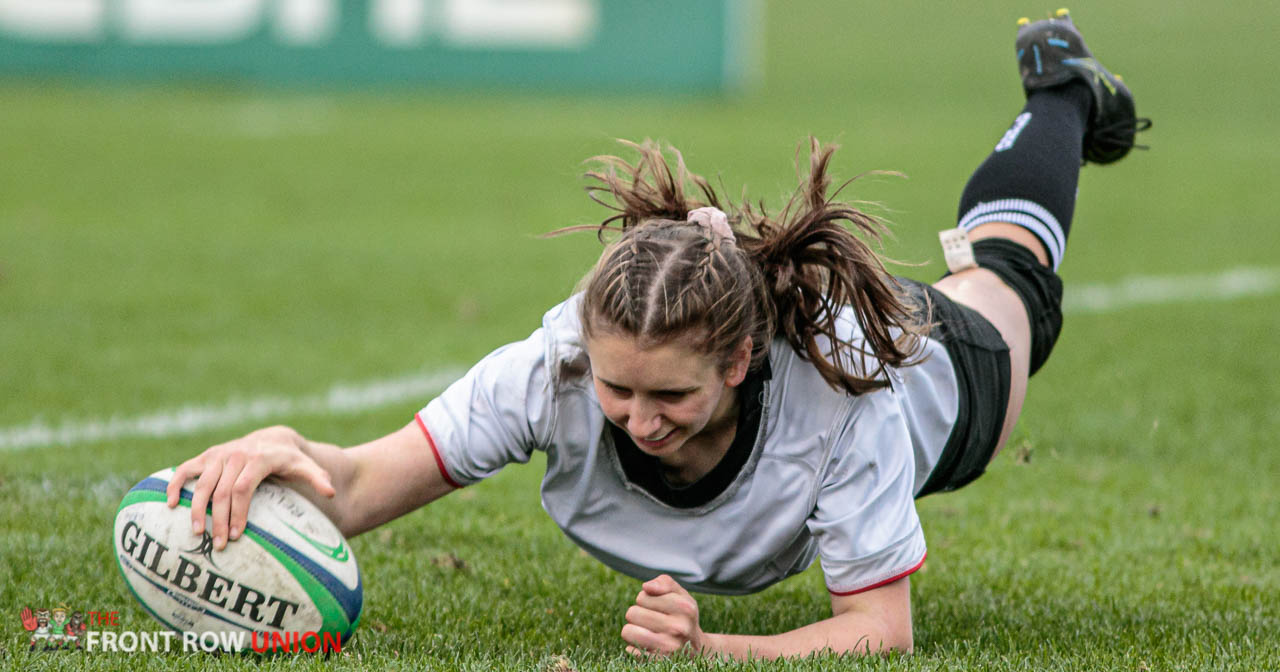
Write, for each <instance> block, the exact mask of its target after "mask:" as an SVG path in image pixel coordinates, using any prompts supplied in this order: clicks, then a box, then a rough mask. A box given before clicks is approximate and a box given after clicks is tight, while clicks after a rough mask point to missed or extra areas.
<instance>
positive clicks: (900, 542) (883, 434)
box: [809, 389, 925, 595]
mask: <svg viewBox="0 0 1280 672" xmlns="http://www.w3.org/2000/svg"><path fill="white" fill-rule="evenodd" d="M893 394H894V393H893V392H892V391H891V390H888V389H885V390H877V391H875V392H871V393H867V394H864V395H862V396H860V397H858V398H857V399H856V400H855V402H854V408H853V410H852V411H851V414H850V416H849V418H848V421H847V422H846V423H845V424H844V428H843V430H842V431H841V432H840V433H839V434H838V435H837V436H836V440H835V443H834V448H833V450H832V451H831V456H830V458H829V460H828V463H827V465H826V467H827V469H826V473H825V475H824V477H823V480H822V485H821V488H820V490H819V492H818V498H817V504H816V507H815V510H814V513H813V516H812V517H811V518H810V520H809V531H810V533H812V534H813V536H814V537H815V538H816V539H817V541H818V553H819V555H820V556H821V559H822V571H823V573H824V574H825V575H826V581H827V589H828V590H829V591H831V592H832V593H833V594H836V595H852V594H854V593H860V592H863V591H866V590H870V589H872V588H877V587H879V586H882V585H884V584H886V583H890V582H892V581H895V580H897V579H900V578H902V577H904V576H907V575H908V574H911V573H912V572H914V571H916V570H917V569H919V568H920V566H921V565H923V564H924V557H925V543H924V531H923V530H922V528H921V526H920V518H919V516H917V515H916V507H915V499H914V497H913V492H914V485H915V463H914V458H913V452H912V447H911V436H910V433H909V431H908V429H907V424H906V421H905V419H904V418H903V417H902V412H901V410H900V408H899V406H898V404H897V403H896V400H895V399H894V397H893Z"/></svg>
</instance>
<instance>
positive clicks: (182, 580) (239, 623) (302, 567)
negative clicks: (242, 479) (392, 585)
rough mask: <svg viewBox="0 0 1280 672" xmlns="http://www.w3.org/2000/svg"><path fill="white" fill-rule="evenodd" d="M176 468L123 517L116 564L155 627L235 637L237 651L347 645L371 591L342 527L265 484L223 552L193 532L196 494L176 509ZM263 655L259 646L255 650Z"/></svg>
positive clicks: (127, 502)
mask: <svg viewBox="0 0 1280 672" xmlns="http://www.w3.org/2000/svg"><path fill="white" fill-rule="evenodd" d="M172 476H173V469H166V470H164V471H160V472H157V473H155V474H152V475H151V476H148V477H147V478H145V479H143V481H142V482H141V483H138V484H137V485H135V486H134V487H133V489H132V490H130V491H129V492H128V494H126V495H125V497H124V501H122V502H121V503H120V509H119V511H117V512H116V522H115V548H116V559H117V561H118V562H119V565H120V572H121V574H123V575H124V580H125V582H126V583H127V584H128V585H129V589H130V590H131V591H133V594H134V596H135V597H137V598H138V601H139V602H140V603H142V606H143V608H144V609H146V610H147V612H148V613H150V614H151V615H152V616H154V617H155V618H156V620H158V621H160V622H161V623H163V624H164V625H166V626H168V627H169V628H170V629H172V630H174V631H177V632H185V633H227V634H233V635H239V636H233V637H228V638H225V639H224V641H229V642H235V644H233V645H232V647H231V648H249V647H250V645H251V642H252V641H253V639H254V638H255V637H256V638H257V639H260V640H264V641H265V638H267V637H270V636H273V635H274V637H275V638H277V639H282V637H281V635H283V636H284V637H283V639H287V638H288V637H290V636H292V637H294V638H297V637H299V636H301V635H302V634H306V635H311V634H312V633H315V635H316V636H317V637H323V638H326V639H337V641H340V642H345V641H346V640H348V639H349V638H350V636H351V633H352V632H353V631H354V630H355V627H356V624H357V623H358V622H359V621H360V610H361V608H362V606H363V604H364V589H363V584H362V583H361V580H360V569H359V567H357V566H356V559H355V556H354V555H353V554H352V553H351V549H350V548H348V546H347V541H346V539H345V538H343V536H342V533H341V532H339V531H338V528H337V527H335V526H334V524H333V523H332V522H331V521H330V520H329V519H328V518H327V517H326V516H325V515H324V513H322V512H321V511H320V510H319V509H318V508H316V506H315V505H314V504H312V503H311V502H309V501H307V500H306V499H305V498H303V497H302V495H299V494H298V493H296V492H294V491H293V490H290V489H289V488H286V487H284V486H282V485H278V484H276V483H272V482H270V481H266V482H263V483H262V484H261V485H260V486H259V487H258V490H257V491H256V492H255V493H254V495H253V499H252V501H250V503H249V523H248V525H247V526H246V528H245V531H244V534H243V535H241V537H240V539H239V540H237V541H233V542H231V543H229V544H227V547H226V548H225V549H223V550H221V551H216V550H214V549H213V543H212V539H211V537H210V536H209V533H208V532H205V533H204V534H202V535H195V534H193V533H192V532H191V490H190V489H189V488H188V487H184V488H183V489H182V495H181V501H180V504H179V505H178V506H177V507H176V508H173V509H170V508H169V507H168V505H167V504H166V502H165V488H166V487H167V486H168V484H169V480H170V478H172ZM254 648H258V647H256V646H255V647H254Z"/></svg>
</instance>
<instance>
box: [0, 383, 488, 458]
mask: <svg viewBox="0 0 1280 672" xmlns="http://www.w3.org/2000/svg"><path fill="white" fill-rule="evenodd" d="M463 373H464V370H463V369H443V370H440V371H434V372H428V373H419V374H413V375H407V376H400V377H397V378H386V379H382V380H372V381H368V382H364V383H358V384H345V383H338V384H335V385H333V386H332V387H330V388H329V390H328V391H327V392H324V393H323V394H317V395H312V396H304V397H285V396H277V395H264V396H257V397H250V398H231V399H228V400H227V401H225V402H223V403H221V404H204V405H196V404H189V405H186V406H182V407H180V408H170V409H163V410H159V411H153V412H150V413H144V414H142V415H135V416H125V417H121V416H110V417H104V418H92V419H88V420H79V421H75V420H68V421H63V422H61V423H59V424H58V425H57V426H53V425H50V424H48V423H47V422H45V421H44V420H43V419H40V418H37V419H35V420H32V421H31V422H28V423H26V424H24V425H14V426H11V427H4V428H0V452H13V451H20V450H26V449H28V448H45V447H51V446H57V447H67V446H74V445H79V444H86V443H96V442H101V441H115V440H120V439H148V438H149V439H163V438H169V437H174V436H187V435H190V434H197V433H200V432H204V431H208V430H213V429H220V428H223V427H231V426H235V425H241V424H244V423H248V422H264V423H265V422H273V421H278V420H279V419H280V418H283V417H288V416H294V417H296V416H303V415H307V416H317V415H318V416H332V415H349V414H352V413H358V412H361V411H367V410H371V409H376V408H382V407H385V406H390V405H392V404H399V403H404V402H406V401H413V400H422V403H424V404H425V403H426V401H428V400H430V398H431V397H432V396H434V395H436V394H439V393H440V392H441V391H442V390H444V389H445V388H446V387H448V386H449V383H452V382H453V381H455V380H457V379H458V378H460V377H462V374H463ZM415 410H416V409H415Z"/></svg>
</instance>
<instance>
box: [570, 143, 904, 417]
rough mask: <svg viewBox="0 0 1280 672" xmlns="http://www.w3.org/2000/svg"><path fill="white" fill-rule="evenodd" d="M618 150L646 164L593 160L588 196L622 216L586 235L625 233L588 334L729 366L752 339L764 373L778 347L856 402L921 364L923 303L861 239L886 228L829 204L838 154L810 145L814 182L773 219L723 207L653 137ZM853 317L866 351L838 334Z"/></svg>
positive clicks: (611, 257) (602, 266)
mask: <svg viewBox="0 0 1280 672" xmlns="http://www.w3.org/2000/svg"><path fill="white" fill-rule="evenodd" d="M622 142H623V144H625V145H626V146H627V147H629V148H631V149H632V150H634V151H635V152H636V154H637V155H638V157H637V159H636V160H635V161H634V163H633V162H628V161H626V160H624V159H621V158H618V157H616V156H598V157H594V158H593V159H590V160H589V161H590V162H593V163H595V164H596V166H597V168H595V169H593V170H591V171H589V172H588V173H587V178H588V179H589V180H590V181H591V183H590V184H589V185H588V186H587V192H588V194H589V195H590V196H591V198H592V199H593V200H595V201H597V202H599V203H601V204H602V205H604V206H606V207H608V208H610V209H611V210H613V211H614V214H613V215H612V216H610V217H609V218H607V219H605V220H604V221H603V222H602V223H601V224H600V225H598V226H593V227H587V228H591V229H595V230H596V231H597V233H598V235H599V236H600V238H601V240H602V242H603V241H606V240H607V238H606V236H607V235H608V233H609V232H620V235H619V236H618V237H617V239H616V240H613V241H612V242H609V243H608V244H607V247H606V248H605V250H604V252H603V254H601V256H600V259H599V261H597V263H596V265H595V268H594V269H593V270H592V271H591V273H590V274H589V275H588V276H587V277H586V278H585V279H584V281H583V283H582V289H583V293H584V296H583V304H582V311H581V314H582V328H583V332H584V333H583V336H584V338H586V339H590V338H591V337H592V335H593V334H595V333H598V332H609V333H623V334H627V335H630V336H631V337H634V338H637V339H639V340H641V342H643V343H645V344H649V345H657V344H662V343H666V342H669V341H671V340H673V339H676V338H681V337H686V336H690V335H692V336H694V338H691V339H689V342H690V344H692V345H694V346H695V347H696V348H697V349H698V350H699V351H702V352H704V353H707V354H710V355H713V356H716V357H718V358H720V361H721V364H722V366H723V367H727V366H728V364H729V362H730V355H731V354H732V353H733V351H734V350H735V349H736V348H737V347H738V346H739V345H740V344H741V343H742V342H743V339H745V338H746V337H747V336H750V337H751V339H752V352H751V368H752V369H755V368H758V367H759V366H760V365H761V363H762V362H763V360H764V358H765V357H766V355H767V353H768V348H769V344H770V342H771V341H772V340H773V339H774V338H775V337H782V338H785V339H786V340H787V342H788V343H789V344H790V345H791V347H792V348H793V349H794V350H795V352H796V353H797V355H799V356H800V357H801V358H802V359H805V360H807V361H809V362H811V363H812V364H813V365H814V366H815V367H816V368H817V369H818V371H819V373H820V374H821V375H822V377H823V378H824V379H825V380H826V381H827V383H828V384H830V385H831V386H832V387H833V388H835V389H838V390H844V391H846V392H848V393H849V394H862V393H864V392H867V391H870V390H874V389H878V388H881V387H885V386H887V385H888V377H887V371H886V367H897V366H906V365H910V364H913V363H916V362H917V361H919V353H920V352H921V341H920V339H921V335H922V334H923V333H924V331H925V329H926V325H925V324H924V323H923V321H922V320H921V317H920V314H921V311H920V309H919V306H916V305H914V304H913V303H912V302H911V301H910V300H909V299H907V298H906V297H905V296H904V293H903V291H902V288H901V287H900V286H899V285H898V283H897V281H896V280H895V279H894V278H893V276H892V275H890V274H889V272H888V271H887V270H886V269H885V267H884V263H883V261H882V260H881V257H880V256H879V255H877V254H876V252H875V251H874V250H873V249H872V248H871V246H870V245H869V244H868V243H867V242H866V241H864V240H863V238H867V239H869V240H871V241H873V242H875V243H877V244H878V243H879V242H880V240H881V236H882V234H883V232H884V231H885V228H884V225H883V224H882V223H881V222H880V221H879V220H877V219H876V218H875V217H872V216H871V215H868V214H866V213H864V212H861V211H860V210H858V209H856V208H854V207H853V206H851V205H849V204H846V203H842V202H839V201H835V200H833V199H834V196H835V194H832V195H828V192H829V191H830V187H831V180H830V177H829V176H828V168H829V166H830V162H831V156H832V154H833V153H834V152H835V149H836V148H835V147H834V146H822V145H820V144H819V143H818V141H817V140H815V139H813V138H810V141H809V170H808V174H807V176H805V177H804V178H803V179H802V180H801V183H800V185H799V187H798V188H797V189H796V191H795V193H794V194H793V195H792V197H791V198H790V200H789V201H788V202H787V204H786V205H785V206H784V207H783V209H782V210H781V212H779V213H778V214H777V215H770V214H769V213H768V211H767V210H766V208H765V206H764V204H763V203H758V204H755V205H753V204H751V203H750V202H744V203H743V204H742V205H741V206H738V207H732V206H730V207H727V208H726V206H725V205H723V204H722V201H721V200H720V198H719V196H718V195H717V194H716V191H715V190H714V189H713V188H712V187H711V185H710V183H708V182H707V180H705V179H704V178H702V177H700V176H698V175H695V174H693V173H690V172H689V170H688V169H687V168H686V166H685V163H684V157H683V156H682V155H681V154H680V152H679V151H677V150H676V149H674V148H669V151H670V154H671V157H672V160H668V158H667V155H666V154H664V152H663V151H662V148H661V147H660V146H658V145H657V144H656V143H653V142H651V141H645V142H644V143H632V142H627V141H622ZM673 163H674V166H673ZM847 184H848V182H846V183H845V185H847ZM845 185H841V187H840V189H842V188H843V187H844V186H845ZM840 189H837V190H836V192H835V193H836V194H838V193H839V191H840ZM706 206H710V207H714V208H718V209H721V210H727V212H728V219H729V222H730V224H731V225H732V226H733V227H734V228H735V229H736V232H735V233H734V234H733V235H732V237H726V236H725V235H722V234H720V233H717V232H716V231H715V230H713V229H712V228H710V227H706V226H703V225H700V224H698V223H695V222H690V221H688V217H689V212H690V211H692V210H695V209H697V208H700V207H706ZM581 228H583V227H571V228H570V229H562V230H561V231H569V230H578V229H581ZM850 228H852V230H850ZM855 232H856V233H855ZM860 236H861V237H860ZM846 307H852V310H853V312H854V314H855V315H856V317H857V320H858V322H859V324H860V325H861V327H862V331H863V336H864V338H865V341H864V342H861V343H855V342H851V341H849V340H846V339H842V338H840V336H839V335H838V333H837V320H838V317H839V315H840V313H841V312H842V311H844V310H845V308H846Z"/></svg>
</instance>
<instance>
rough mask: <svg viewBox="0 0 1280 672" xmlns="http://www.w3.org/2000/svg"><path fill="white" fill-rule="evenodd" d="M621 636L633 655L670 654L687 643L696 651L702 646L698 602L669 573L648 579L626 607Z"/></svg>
mask: <svg viewBox="0 0 1280 672" xmlns="http://www.w3.org/2000/svg"><path fill="white" fill-rule="evenodd" d="M622 638H623V639H624V640H626V642H627V644H628V646H627V653H630V654H632V655H634V656H651V655H658V656H669V655H671V654H673V653H675V652H677V651H680V650H681V649H684V648H685V647H686V646H688V652H689V653H693V654H696V653H698V652H699V651H701V650H702V647H703V641H702V640H703V632H702V628H701V627H700V626H699V625H698V602H697V600H695V599H693V596H692V595H690V594H689V591H687V590H685V589H684V588H682V587H680V584H678V583H676V580H675V579H673V578H671V577H670V576H667V575H666V574H663V575H661V576H659V577H657V578H656V579H653V580H651V581H646V582H645V584H644V585H643V586H641V590H640V594H639V595H636V603H635V604H634V605H632V606H631V608H629V609H627V624H626V625H625V626H623V627H622Z"/></svg>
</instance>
